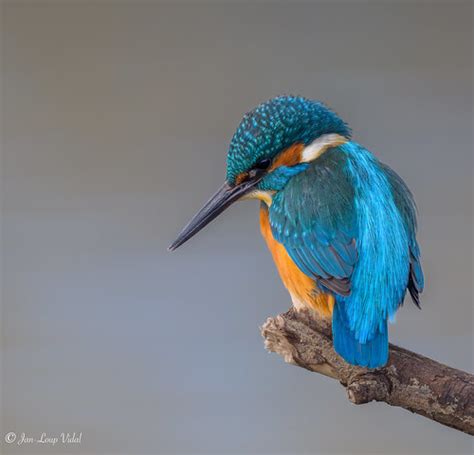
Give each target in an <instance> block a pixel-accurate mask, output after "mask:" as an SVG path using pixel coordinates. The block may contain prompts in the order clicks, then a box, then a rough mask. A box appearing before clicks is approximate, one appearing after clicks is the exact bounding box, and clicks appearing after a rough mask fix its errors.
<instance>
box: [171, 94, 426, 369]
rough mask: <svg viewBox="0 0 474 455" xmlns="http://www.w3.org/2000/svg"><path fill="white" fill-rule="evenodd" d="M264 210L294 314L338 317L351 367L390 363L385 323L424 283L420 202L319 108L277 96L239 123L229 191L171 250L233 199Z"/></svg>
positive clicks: (335, 328) (341, 350)
mask: <svg viewBox="0 0 474 455" xmlns="http://www.w3.org/2000/svg"><path fill="white" fill-rule="evenodd" d="M244 199H257V200H259V201H260V230H261V233H262V235H263V237H264V239H265V241H266V244H267V246H268V248H269V250H270V252H271V254H272V256H273V260H274V262H275V264H276V268H277V270H278V272H279V275H280V278H281V280H282V282H283V284H284V286H285V287H286V289H287V290H288V292H289V294H290V296H291V300H292V303H293V306H294V307H295V308H296V309H297V310H300V309H302V308H309V309H312V310H314V311H315V312H316V313H317V314H318V315H319V316H320V317H321V318H331V321H332V334H333V346H334V349H335V351H336V352H337V353H338V354H339V355H340V356H341V357H342V358H344V359H345V361H346V362H348V363H350V364H353V365H359V366H363V367H367V368H379V367H382V366H384V365H386V363H387V361H388V355H389V349H388V322H391V321H393V320H394V316H395V313H396V311H397V310H398V308H399V307H400V306H401V305H402V304H403V301H404V298H405V295H406V293H407V290H408V292H409V293H410V295H411V298H412V300H413V302H414V303H415V304H416V305H417V306H418V307H419V306H420V301H419V295H420V293H421V292H422V290H423V286H424V277H423V271H422V268H421V262H420V249H419V247H418V243H417V240H416V232H417V220H416V207H415V203H414V199H413V196H412V194H411V192H410V190H409V189H408V187H407V185H406V184H405V183H404V181H403V180H402V179H401V177H400V176H399V175H398V174H397V173H396V172H395V171H393V170H392V169H391V168H390V167H389V166H387V165H386V164H383V163H382V162H380V161H379V160H378V159H377V158H376V157H375V156H374V155H373V154H372V153H371V152H369V151H368V150H367V149H366V148H364V147H363V146H362V145H360V144H358V143H357V142H355V141H353V140H352V139H351V129H350V128H349V126H348V125H347V123H345V122H344V121H343V120H342V119H341V118H340V117H339V116H338V115H337V114H336V113H335V112H334V111H333V110H331V109H330V108H329V107H327V106H326V105H325V104H323V103H322V102H319V101H313V100H310V99H307V98H303V97H299V96H279V97H276V98H273V99H271V100H269V101H267V102H265V103H262V104H260V105H259V106H257V107H256V108H255V109H253V110H252V111H250V112H248V113H247V114H245V115H244V117H243V119H242V121H241V122H240V124H239V126H238V128H237V130H236V132H235V134H234V135H233V137H232V140H231V142H230V146H229V149H228V153H227V175H226V181H225V183H224V185H223V186H222V187H221V188H220V189H219V190H218V191H217V192H216V193H215V194H214V195H213V196H212V197H211V198H210V199H209V201H208V202H206V204H205V205H204V206H203V207H202V208H201V210H199V211H198V212H197V213H196V215H195V216H194V217H193V218H192V219H191V220H190V221H189V223H188V224H187V225H186V226H185V227H184V229H183V230H182V231H181V233H180V234H179V235H178V237H177V239H176V240H175V241H174V242H173V243H172V244H171V245H170V247H169V250H171V251H172V250H175V249H176V248H177V247H178V246H180V245H181V244H183V243H184V242H186V241H187V240H189V239H190V238H191V237H192V236H193V235H195V234H196V233H197V232H198V231H200V230H201V229H202V228H204V227H205V226H206V225H207V224H208V223H210V222H211V221H212V220H213V219H215V218H216V217H217V216H218V215H219V214H220V213H222V212H223V211H224V210H225V209H226V208H228V207H229V206H230V205H231V204H233V203H234V202H235V201H238V200H244Z"/></svg>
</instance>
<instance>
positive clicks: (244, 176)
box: [235, 172, 249, 185]
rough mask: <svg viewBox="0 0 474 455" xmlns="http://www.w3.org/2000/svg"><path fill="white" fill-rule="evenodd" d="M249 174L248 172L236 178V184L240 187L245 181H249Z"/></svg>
mask: <svg viewBox="0 0 474 455" xmlns="http://www.w3.org/2000/svg"><path fill="white" fill-rule="evenodd" d="M248 176H249V174H248V172H241V173H240V174H239V175H238V176H237V177H236V178H235V184H236V185H240V184H241V183H242V182H243V181H245V180H247V178H248Z"/></svg>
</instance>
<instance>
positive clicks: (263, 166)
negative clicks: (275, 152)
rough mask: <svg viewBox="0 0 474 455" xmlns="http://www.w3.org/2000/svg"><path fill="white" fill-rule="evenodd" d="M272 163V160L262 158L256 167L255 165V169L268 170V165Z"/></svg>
mask: <svg viewBox="0 0 474 455" xmlns="http://www.w3.org/2000/svg"><path fill="white" fill-rule="evenodd" d="M271 162H272V160H271V159H270V158H263V160H260V161H259V162H258V163H257V164H256V165H255V169H263V170H264V169H268V167H269V166H270V163H271Z"/></svg>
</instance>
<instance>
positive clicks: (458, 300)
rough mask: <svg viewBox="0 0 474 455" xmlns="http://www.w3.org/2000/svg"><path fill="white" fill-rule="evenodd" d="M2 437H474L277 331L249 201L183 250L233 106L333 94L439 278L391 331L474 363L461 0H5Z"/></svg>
mask: <svg viewBox="0 0 474 455" xmlns="http://www.w3.org/2000/svg"><path fill="white" fill-rule="evenodd" d="M2 12H3V19H2V38H3V42H2V45H3V50H2V64H3V67H2V88H3V101H2V113H3V122H2V123H3V125H2V126H3V137H2V139H3V144H2V145H3V163H2V164H3V180H2V185H3V186H2V197H3V201H2V202H3V213H2V214H3V220H2V228H3V249H2V255H3V295H2V297H3V325H2V330H1V333H2V342H1V343H2V344H1V350H2V351H1V352H2V357H3V374H2V392H3V394H2V395H3V403H2V414H3V416H2V417H3V425H2V439H3V433H4V432H6V431H15V432H16V433H21V432H25V433H26V434H27V436H34V437H39V436H40V434H41V433H42V432H46V433H47V434H48V436H54V435H57V434H59V433H60V432H62V431H69V432H73V431H75V432H81V431H82V432H83V437H82V443H81V445H80V446H72V445H70V446H64V445H61V444H58V445H56V446H54V447H51V446H44V445H39V444H33V445H30V446H26V445H22V446H17V445H15V444H13V445H10V446H7V445H6V444H3V446H2V450H3V451H4V452H5V453H51V454H55V453H65V452H73V453H91V454H92V453H94V454H99V453H119V452H120V453H122V452H124V453H125V452H126V453H133V454H138V453H156V454H161V453H201V454H207V453H215V454H217V453H219V454H220V453H238V454H246V453H263V452H265V453H327V452H329V453H344V452H351V453H443V454H446V453H469V452H470V451H471V449H472V446H471V440H470V438H469V437H468V436H466V435H464V434H461V433H458V432H456V431H453V430H451V429H448V428H445V427H442V426H440V425H438V424H436V423H433V422H431V421H429V420H426V419H424V418H421V417H417V416H415V415H412V414H410V413H408V412H406V411H403V410H400V409H395V408H390V407H388V406H386V405H383V404H371V405H367V406H361V407H355V406H353V405H351V404H349V403H348V401H347V400H346V398H345V395H344V391H343V390H342V389H341V387H340V386H339V385H338V384H337V383H335V382H334V381H332V380H330V379H326V378H324V377H321V376H319V375H314V374H310V373H308V372H306V371H304V370H302V369H298V368H294V367H290V366H287V365H285V364H284V363H283V362H282V360H281V358H279V357H277V356H276V355H269V354H267V353H266V352H265V351H264V349H263V345H262V340H261V339H260V335H259V331H258V326H259V325H260V324H261V323H263V321H264V320H265V318H266V317H267V316H270V315H274V314H277V313H278V312H281V311H284V310H286V309H287V307H288V306H289V303H290V300H289V297H288V296H287V294H286V291H285V290H284V289H283V286H282V285H281V284H280V282H279V279H278V277H277V273H276V271H275V269H274V266H273V263H272V261H271V258H270V254H269V253H268V252H267V251H266V248H265V245H264V243H263V241H262V239H261V238H260V234H259V232H258V226H257V204H256V203H252V202H246V203H241V204H237V205H236V206H235V207H233V208H232V210H230V211H229V212H227V213H226V214H225V215H223V216H222V218H221V219H220V220H219V221H218V222H215V223H214V224H212V225H211V226H210V227H209V228H208V229H206V230H205V231H204V232H202V233H201V234H200V235H199V236H198V237H196V238H195V239H193V241H192V242H190V243H189V244H187V245H186V246H185V247H183V248H182V249H180V250H178V251H177V252H176V253H174V254H169V253H167V252H166V247H167V245H168V243H169V242H170V241H171V240H172V239H173V238H174V236H175V234H176V233H177V231H178V229H179V228H181V227H182V225H183V223H184V222H185V221H186V220H187V219H188V217H189V216H190V215H192V213H193V212H194V211H195V210H196V209H197V208H199V206H200V205H201V203H202V202H204V200H205V199H206V198H207V197H208V196H209V195H210V193H211V192H212V191H213V190H214V189H215V188H216V187H217V186H218V185H219V184H220V183H221V182H222V181H223V179H224V168H225V155H226V149H227V145H228V142H229V140H230V137H231V135H232V133H233V131H234V129H235V128H236V126H237V124H238V122H239V120H240V118H241V116H242V114H243V113H244V112H245V111H247V110H249V109H251V108H252V107H254V106H255V105H256V104H258V103H259V102H261V101H263V100H265V99H267V98H269V97H272V96H275V95H277V94H282V93H297V94H302V95H305V96H307V97H312V98H319V99H322V100H323V101H325V102H327V103H329V104H330V105H331V106H332V107H333V108H334V109H335V110H336V111H337V112H339V114H340V115H341V116H342V117H343V118H344V119H346V120H347V121H348V122H349V123H350V124H351V126H352V127H353V130H354V137H355V139H356V140H357V141H359V142H361V143H363V144H364V145H365V146H367V147H368V148H369V149H371V150H373V151H374V152H375V153H376V154H377V156H379V157H380V158H381V159H382V160H383V161H385V162H386V163H388V164H390V165H391V166H392V167H393V168H394V169H396V170H397V171H398V172H399V173H400V175H401V176H403V178H404V179H405V180H406V182H407V183H408V184H409V185H410V187H411V188H412V190H413V191H414V193H415V195H416V199H417V202H418V205H419V210H420V225H421V232H420V236H419V237H420V243H421V246H422V249H423V259H424V268H425V271H426V276H427V289H426V293H425V294H424V295H423V307H424V308H423V311H418V310H417V309H416V308H415V307H414V306H413V305H412V304H411V303H407V304H406V305H405V307H404V308H403V309H402V310H401V311H400V312H399V316H398V322H397V324H396V325H395V326H393V327H392V328H391V339H392V341H394V342H396V343H399V344H401V345H402V346H405V347H407V348H410V349H414V350H417V351H419V352H422V353H424V354H426V355H428V356H432V357H434V358H435V359H438V360H440V361H443V362H447V363H449V364H450V365H452V366H454V367H458V368H462V369H466V370H471V367H472V303H473V299H472V295H473V294H472V287H471V283H472V197H473V196H472V124H471V122H472V38H473V37H472V23H471V21H472V6H471V3H469V2H464V3H461V2H454V1H451V2H446V3H444V4H440V3H432V2H418V3H417V2H399V3H386V2H379V3H373V2H372V3H361V2H360V3H356V2H351V3H338V2H333V3H331V4H329V3H312V4H296V3H292V4H291V5H290V4H289V3H287V4H283V3H282V4H278V3H272V4H270V3H260V4H254V5H252V4H246V3H239V4H220V5H219V4H217V3H216V4H205V3H197V2H195V3H193V4H188V5H186V4H179V5H177V4H174V5H173V4H160V3H158V2H155V3H151V2H149V3H141V2H140V3H139V2H135V3H132V2H129V3H118V2H106V1H102V2H100V1H96V2H75V3H73V2H67V1H63V2H59V1H58V2H55V3H54V2H50V3H49V4H47V3H45V2H39V1H36V2H30V3H28V2H25V1H16V2H14V1H10V2H8V3H4V4H3V8H2Z"/></svg>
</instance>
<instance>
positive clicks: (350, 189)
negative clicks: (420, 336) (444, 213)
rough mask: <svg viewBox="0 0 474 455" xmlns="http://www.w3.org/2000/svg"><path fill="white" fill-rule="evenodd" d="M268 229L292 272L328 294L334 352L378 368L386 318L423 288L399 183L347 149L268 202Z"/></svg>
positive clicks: (412, 213) (409, 205)
mask: <svg viewBox="0 0 474 455" xmlns="http://www.w3.org/2000/svg"><path fill="white" fill-rule="evenodd" d="M270 224H271V227H272V232H273V235H274V237H275V239H276V240H277V241H279V242H280V243H282V244H283V245H284V246H285V248H286V250H287V252H288V254H289V255H290V257H291V258H292V259H293V261H294V262H295V263H296V265H297V266H298V267H299V268H300V269H301V270H302V271H303V272H304V273H305V274H307V275H308V276H311V277H313V278H314V279H315V280H316V281H317V282H318V284H319V286H320V287H322V288H323V289H326V290H327V291H329V292H332V293H333V294H334V295H335V297H336V309H335V316H334V318H333V333H334V337H335V340H334V346H335V348H336V350H337V351H338V352H339V353H340V354H341V355H342V356H343V357H345V358H346V359H348V360H349V361H350V360H351V359H352V360H354V362H355V363H357V364H359V365H366V366H370V367H376V366H380V365H382V364H384V363H385V362H386V360H387V355H388V335H387V319H388V318H389V317H390V316H392V315H393V314H394V313H395V311H396V310H397V308H398V307H399V306H400V304H401V303H402V301H403V297H404V295H405V292H406V290H407V288H408V290H409V291H410V294H411V295H412V297H413V300H414V301H415V303H417V304H418V295H419V293H420V292H421V291H422V289H423V281H424V279H423V273H422V270H421V266H420V260H419V258H420V254H419V248H418V245H417V243H416V238H415V235H416V210H415V206H414V203H413V199H412V197H411V194H410V192H409V191H408V188H407V187H406V185H405V184H404V183H403V181H402V180H401V179H400V177H398V175H397V174H396V173H395V172H393V171H392V170H391V169H390V168H388V167H387V166H385V165H383V164H381V163H379V162H378V161H377V160H376V159H375V158H374V157H373V156H372V155H371V154H370V153H369V152H368V151H366V150H365V149H363V148H362V147H360V146H359V145H357V144H355V143H353V142H349V143H347V144H345V145H343V146H340V147H337V148H334V149H331V150H328V151H327V152H326V153H324V154H323V155H322V156H321V157H319V158H318V159H317V160H315V161H314V162H313V163H311V164H310V166H309V167H308V169H306V170H305V171H304V172H301V173H300V174H298V175H296V176H295V177H293V178H292V179H291V180H290V181H289V182H288V184H287V185H286V187H285V188H284V189H283V190H281V191H280V192H278V193H277V194H276V195H275V196H274V198H273V203H272V206H271V207H270Z"/></svg>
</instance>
